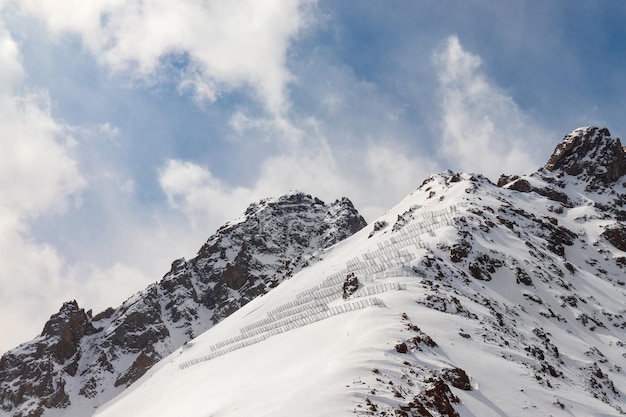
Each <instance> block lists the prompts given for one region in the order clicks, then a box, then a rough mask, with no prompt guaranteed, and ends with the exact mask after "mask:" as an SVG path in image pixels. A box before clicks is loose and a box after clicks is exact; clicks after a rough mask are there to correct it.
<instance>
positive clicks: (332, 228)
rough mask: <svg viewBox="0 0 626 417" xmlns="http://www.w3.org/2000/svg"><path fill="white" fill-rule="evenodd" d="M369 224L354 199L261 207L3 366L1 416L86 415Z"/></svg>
mask: <svg viewBox="0 0 626 417" xmlns="http://www.w3.org/2000/svg"><path fill="white" fill-rule="evenodd" d="M364 226H365V221H364V220H363V218H362V217H361V216H360V215H359V214H358V212H357V211H356V210H355V209H354V207H353V206H352V203H351V202H350V201H349V200H347V199H345V198H344V199H341V200H338V201H336V202H334V203H332V204H325V203H324V202H322V201H321V200H319V199H317V198H313V197H311V196H310V195H306V194H303V193H298V192H293V193H290V194H288V195H284V196H281V197H278V198H270V199H266V200H262V201H260V202H258V203H254V204H251V205H250V206H249V207H248V209H247V210H246V212H245V213H244V214H243V215H242V216H241V217H240V218H238V219H236V220H235V221H232V222H230V223H228V224H226V225H224V226H223V227H221V228H220V229H219V230H218V231H217V232H216V233H215V234H214V235H213V236H211V238H209V240H208V241H207V242H206V243H205V244H204V245H203V246H202V248H201V249H200V251H199V253H198V255H197V256H196V257H195V258H193V259H191V260H189V261H187V260H185V259H179V260H177V261H174V262H173V264H172V269H171V270H170V272H168V273H167V274H166V275H165V276H164V277H163V279H162V280H161V281H159V282H158V283H155V284H152V285H150V286H149V287H148V288H146V289H145V290H144V291H141V292H139V293H137V294H135V295H134V296H132V297H131V298H129V299H128V300H127V301H125V302H124V303H123V304H122V305H121V306H119V307H118V308H116V309H113V308H110V309H108V310H106V311H104V312H102V313H100V314H97V315H95V316H92V314H91V312H90V311H87V312H86V311H85V310H84V309H82V308H80V307H79V306H78V304H77V303H76V302H75V301H74V302H68V303H65V304H64V305H63V306H62V307H61V309H60V311H59V312H58V313H57V314H55V315H53V316H52V317H51V318H50V320H49V321H48V323H46V325H45V326H44V330H43V332H42V333H41V335H40V336H39V337H37V338H36V339H34V340H32V341H29V342H26V343H24V344H22V345H21V346H19V347H17V348H15V349H13V350H11V351H9V352H7V353H6V354H5V355H3V356H2V359H0V416H12V417H26V416H28V417H40V416H46V417H51V416H64V417H71V416H76V417H84V416H89V415H91V414H92V413H93V410H94V408H96V407H97V406H99V405H101V404H103V403H104V402H106V401H107V400H109V399H111V398H113V397H114V396H115V395H117V394H119V393H120V392H122V391H123V390H124V389H125V388H126V387H127V386H128V385H130V384H131V383H132V382H133V381H135V380H137V379H138V378H139V377H141V375H143V374H144V373H145V372H146V371H147V370H148V369H149V368H150V367H151V366H153V365H154V364H155V363H157V362H158V361H159V360H160V359H161V358H163V357H165V356H167V355H168V354H170V353H171V352H172V351H174V350H175V349H176V348H178V347H180V346H182V345H183V343H185V342H186V341H188V340H190V339H191V338H193V337H194V336H195V335H198V334H201V333H202V332H204V331H205V330H207V329H209V328H210V327H212V326H213V325H214V324H215V323H218V322H219V321H221V320H222V319H224V318H225V317H227V316H229V315H230V314H232V313H233V312H234V311H237V309H238V308H240V307H241V306H242V305H245V304H246V303H248V302H250V301H251V300H253V299H255V298H256V297H258V296H260V295H262V294H265V293H267V292H268V291H270V290H271V289H272V288H273V287H276V286H277V285H278V284H280V282H282V281H283V280H285V279H287V278H289V277H290V276H291V275H292V274H294V273H296V272H297V271H299V270H301V269H302V268H304V267H305V266H307V265H308V264H312V263H314V262H316V261H317V257H318V254H319V252H320V251H321V250H322V249H324V248H326V247H329V246H331V245H333V244H335V243H337V242H339V241H340V240H342V239H345V238H346V237H347V236H350V235H351V234H353V233H355V232H356V231H358V230H360V229H361V228H362V227H364Z"/></svg>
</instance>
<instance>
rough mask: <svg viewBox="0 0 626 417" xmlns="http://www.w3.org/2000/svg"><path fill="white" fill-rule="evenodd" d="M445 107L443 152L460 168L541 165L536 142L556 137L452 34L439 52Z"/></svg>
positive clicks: (490, 170) (513, 169)
mask: <svg viewBox="0 0 626 417" xmlns="http://www.w3.org/2000/svg"><path fill="white" fill-rule="evenodd" d="M434 62H435V64H436V67H437V70H438V75H439V92H440V99H441V111H442V115H441V118H442V121H441V127H442V143H441V152H442V154H443V155H444V157H446V158H447V159H448V160H449V161H450V162H451V163H453V164H454V165H456V166H455V167H454V168H455V169H460V170H463V171H471V172H479V173H482V174H485V175H487V176H488V177H490V178H491V179H497V178H498V176H499V175H500V174H503V173H510V174H526V173H530V172H532V171H534V170H536V169H537V168H539V166H541V164H540V159H539V157H538V155H537V153H536V152H537V149H538V147H537V146H536V145H537V143H539V141H540V140H541V139H542V138H546V137H550V136H549V135H548V134H547V133H546V132H544V131H542V129H540V128H539V127H538V126H536V125H534V124H533V122H532V121H531V120H530V118H529V117H528V116H527V115H526V114H525V113H524V111H523V110H522V109H520V108H519V106H518V105H517V104H516V103H515V101H514V100H513V98H512V97H510V96H508V95H507V94H506V93H505V92H504V91H502V90H501V89H500V88H498V87H497V86H495V85H493V84H492V83H491V82H490V81H489V80H488V79H487V77H486V76H485V75H484V74H483V73H482V72H481V69H480V67H481V64H482V63H481V59H480V57H478V56H476V55H473V54H471V53H470V52H467V51H466V50H464V49H463V47H462V45H461V44H460V42H459V39H458V38H457V37H456V36H451V37H449V38H448V39H447V40H446V42H444V44H443V46H442V47H441V48H440V50H439V51H437V52H436V54H435V55H434Z"/></svg>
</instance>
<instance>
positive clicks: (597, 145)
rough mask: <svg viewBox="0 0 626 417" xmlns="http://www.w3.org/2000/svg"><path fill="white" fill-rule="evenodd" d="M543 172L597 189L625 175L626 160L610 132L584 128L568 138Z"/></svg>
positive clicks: (558, 148)
mask: <svg viewBox="0 0 626 417" xmlns="http://www.w3.org/2000/svg"><path fill="white" fill-rule="evenodd" d="M544 168H545V169H546V170H547V171H550V172H555V171H560V172H563V173H565V174H568V175H572V176H576V177H579V178H581V179H583V180H585V181H588V182H589V185H590V186H591V188H593V189H597V188H599V187H600V186H607V185H609V184H611V183H613V182H615V181H616V180H617V179H619V178H620V177H621V176H623V175H624V174H626V156H625V153H624V148H623V147H622V143H621V142H620V140H619V139H618V138H613V137H612V136H611V133H610V132H609V130H608V129H607V128H600V127H596V126H588V127H581V128H578V129H576V130H574V131H573V132H571V133H569V134H567V135H565V137H564V138H563V140H562V141H561V143H559V144H558V145H557V147H556V148H555V150H554V152H553V153H552V156H551V157H550V159H549V160H548V163H547V164H546V165H545V166H544Z"/></svg>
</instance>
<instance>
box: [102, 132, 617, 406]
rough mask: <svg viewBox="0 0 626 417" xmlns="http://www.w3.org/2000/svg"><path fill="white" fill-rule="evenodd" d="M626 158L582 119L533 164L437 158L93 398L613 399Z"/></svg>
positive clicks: (260, 401) (568, 402) (240, 402)
mask: <svg viewBox="0 0 626 417" xmlns="http://www.w3.org/2000/svg"><path fill="white" fill-rule="evenodd" d="M624 162H625V161H624V153H623V148H622V146H621V143H620V141H619V140H618V139H615V138H612V137H611V136H610V134H609V132H608V131H607V130H606V129H599V128H583V129H578V130H576V131H574V132H572V133H571V134H569V135H567V136H566V137H565V139H564V140H563V142H562V143H561V144H559V145H558V146H557V148H556V150H555V152H554V154H553V155H552V157H551V158H550V159H549V162H548V164H547V165H546V166H545V167H543V168H541V169H540V170H538V171H537V172H535V173H533V174H531V175H526V176H521V177H502V178H501V179H500V181H499V185H496V184H493V183H491V182H490V181H489V180H488V179H486V178H484V177H481V176H479V175H470V174H455V173H452V172H444V173H442V174H438V175H434V176H432V177H430V178H428V179H426V181H424V183H423V184H422V185H421V186H420V187H419V188H418V189H417V190H416V191H415V192H414V193H413V194H411V195H410V196H408V197H407V198H406V199H405V200H404V201H402V202H401V203H400V204H398V205H397V206H396V207H394V208H393V209H392V210H390V211H389V212H388V213H387V214H385V215H384V216H383V217H381V218H380V219H378V220H377V221H376V222H375V223H374V224H373V226H372V227H369V228H367V229H364V230H362V231H360V232H358V233H357V234H355V235H354V236H352V237H350V238H348V239H346V240H344V241H342V242H340V243H339V244H337V245H335V246H333V247H331V248H329V249H328V250H326V251H324V252H323V253H322V254H321V258H323V259H322V260H320V261H319V262H317V263H316V264H314V265H312V266H310V267H309V268H306V269H303V270H302V271H301V272H299V273H297V274H294V275H293V277H292V278H291V279H289V280H287V281H285V282H283V283H282V284H281V285H280V286H278V287H277V288H276V289H274V290H273V291H272V292H270V293H268V294H266V295H265V296H263V297H258V298H256V299H254V300H252V301H251V302H250V303H248V304H247V305H245V306H244V307H242V308H241V309H239V310H238V311H237V312H235V313H234V314H232V315H231V316H230V317H228V318H226V319H225V320H223V321H221V322H220V323H219V324H218V325H216V326H215V327H213V328H212V329H211V330H210V331H207V332H205V333H203V334H202V335H199V336H198V337H197V338H195V339H194V340H192V341H190V342H188V343H187V344H185V345H184V346H183V347H181V348H180V349H178V350H177V351H175V352H174V353H172V354H171V355H170V356H168V357H167V358H165V359H163V360H162V361H161V362H159V363H158V364H157V365H156V366H154V367H153V368H152V369H151V370H150V371H148V372H147V373H146V375H144V376H143V377H142V378H141V379H140V380H138V381H137V382H136V383H135V384H134V385H132V386H131V387H130V388H128V389H127V390H126V391H124V392H123V393H122V394H121V395H120V396H118V397H116V398H115V399H114V400H113V401H111V402H109V403H108V404H106V405H105V406H103V407H101V408H100V409H99V410H98V411H97V413H96V415H97V416H98V417H110V416H116V417H118V416H136V417H141V416H150V417H155V416H156V417H158V416H172V415H184V416H187V417H194V416H251V415H254V416H272V417H277V416H294V415H297V416H344V415H345V416H348V415H357V416H449V417H451V416H464V417H465V416H467V417H469V416H500V417H501V416H538V415H540V416H548V415H551V416H590V415H593V416H618V415H624V414H625V413H626V407H625V406H624V403H625V398H626V391H625V390H626V388H625V387H626V371H625V370H624V367H625V365H626V346H625V342H624V340H625V339H626V338H625V335H626V330H625V329H626V317H625V315H626V310H625V307H626V303H625V300H626V288H625V285H626V284H625V282H624V281H625V274H624V268H626V225H625V223H624V222H625V221H626V217H625V212H624V210H623V206H624V202H625V201H626V200H625V199H624V198H625V196H626V188H625V185H624V184H625V180H626V179H625V178H624V177H623V175H624V168H623V167H624Z"/></svg>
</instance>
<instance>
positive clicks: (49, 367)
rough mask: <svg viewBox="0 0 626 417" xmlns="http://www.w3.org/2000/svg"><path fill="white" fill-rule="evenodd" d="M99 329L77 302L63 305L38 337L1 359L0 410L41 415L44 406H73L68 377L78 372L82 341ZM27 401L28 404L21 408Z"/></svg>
mask: <svg viewBox="0 0 626 417" xmlns="http://www.w3.org/2000/svg"><path fill="white" fill-rule="evenodd" d="M100 330H101V329H100ZM97 331H98V329H96V328H95V327H94V326H93V324H92V320H91V318H90V316H89V314H88V313H86V312H85V310H84V309H81V308H79V307H78V303H76V301H71V302H68V303H65V304H63V306H62V307H61V309H60V311H59V312H58V313H57V314H54V315H53V316H52V317H50V320H48V322H47V323H46V324H45V326H44V329H43V331H42V333H41V335H40V336H39V337H38V338H37V339H35V340H34V341H33V342H31V343H29V344H25V345H22V346H21V347H19V348H17V349H14V350H13V351H10V352H8V353H7V354H5V355H4V356H3V357H2V359H0V381H2V385H1V386H2V389H0V410H4V411H12V410H15V411H14V412H15V414H12V415H15V416H23V417H39V416H41V415H43V413H44V410H45V408H65V407H67V406H68V405H70V397H69V394H68V392H67V390H66V378H67V377H68V376H69V377H73V376H75V375H76V373H77V371H78V364H79V360H80V359H81V355H82V349H81V341H82V340H83V338H84V337H85V336H87V335H90V334H94V333H96V332H97ZM7 381H11V382H15V381H17V382H18V384H15V383H14V384H7V383H6V382H7ZM24 404H26V405H28V407H20V406H22V405H24Z"/></svg>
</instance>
